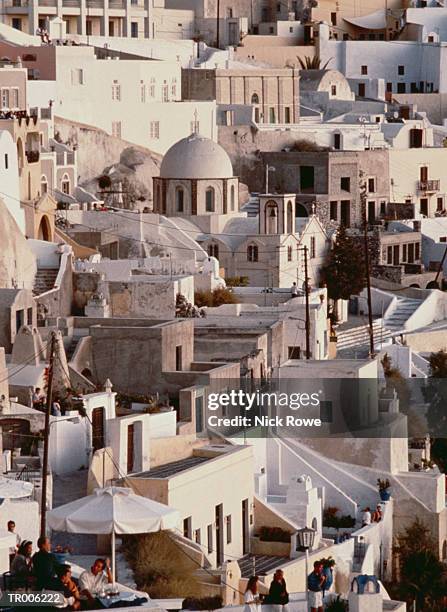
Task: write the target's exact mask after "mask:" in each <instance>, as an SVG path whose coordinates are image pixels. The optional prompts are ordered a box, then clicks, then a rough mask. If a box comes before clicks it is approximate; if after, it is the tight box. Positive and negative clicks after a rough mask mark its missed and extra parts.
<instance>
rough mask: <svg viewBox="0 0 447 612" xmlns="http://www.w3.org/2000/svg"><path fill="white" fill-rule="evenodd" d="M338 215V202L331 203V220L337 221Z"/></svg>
mask: <svg viewBox="0 0 447 612" xmlns="http://www.w3.org/2000/svg"><path fill="white" fill-rule="evenodd" d="M337 213H338V202H330V212H329V215H330V217H329V218H330V220H331V221H337V216H338V215H337Z"/></svg>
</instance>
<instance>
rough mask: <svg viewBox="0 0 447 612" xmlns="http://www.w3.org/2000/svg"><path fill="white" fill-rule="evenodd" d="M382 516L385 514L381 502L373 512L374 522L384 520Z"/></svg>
mask: <svg viewBox="0 0 447 612" xmlns="http://www.w3.org/2000/svg"><path fill="white" fill-rule="evenodd" d="M382 516H383V512H382V507H381V505H380V504H377V506H376V510H375V512H374V514H373V522H374V523H380V521H381V520H382Z"/></svg>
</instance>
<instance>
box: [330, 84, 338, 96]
mask: <svg viewBox="0 0 447 612" xmlns="http://www.w3.org/2000/svg"><path fill="white" fill-rule="evenodd" d="M336 95H337V86H336V85H331V96H336Z"/></svg>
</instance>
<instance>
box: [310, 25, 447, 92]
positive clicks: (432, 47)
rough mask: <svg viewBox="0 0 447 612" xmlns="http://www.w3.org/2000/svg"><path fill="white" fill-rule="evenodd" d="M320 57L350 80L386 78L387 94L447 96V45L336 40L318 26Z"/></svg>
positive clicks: (327, 30) (322, 26) (326, 30)
mask: <svg viewBox="0 0 447 612" xmlns="http://www.w3.org/2000/svg"><path fill="white" fill-rule="evenodd" d="M318 40H319V43H318V48H319V56H320V57H321V59H322V61H323V62H326V61H328V60H330V63H329V67H330V68H331V69H336V70H340V71H341V72H342V73H343V74H344V75H345V76H346V77H347V78H348V79H360V80H364V81H365V82H366V81H368V80H369V79H383V81H384V82H385V88H386V92H387V93H388V94H391V93H410V92H413V93H418V92H419V93H433V92H439V93H446V92H447V71H446V70H445V66H446V61H447V45H443V44H433V43H424V42H413V41H401V40H395V41H394V40H393V41H385V40H373V41H367V40H334V39H329V26H328V25H327V24H326V23H323V24H320V26H319V38H318Z"/></svg>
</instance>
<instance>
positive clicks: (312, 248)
mask: <svg viewBox="0 0 447 612" xmlns="http://www.w3.org/2000/svg"><path fill="white" fill-rule="evenodd" d="M315 257H316V241H315V236H311V237H310V258H311V259H315Z"/></svg>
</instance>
